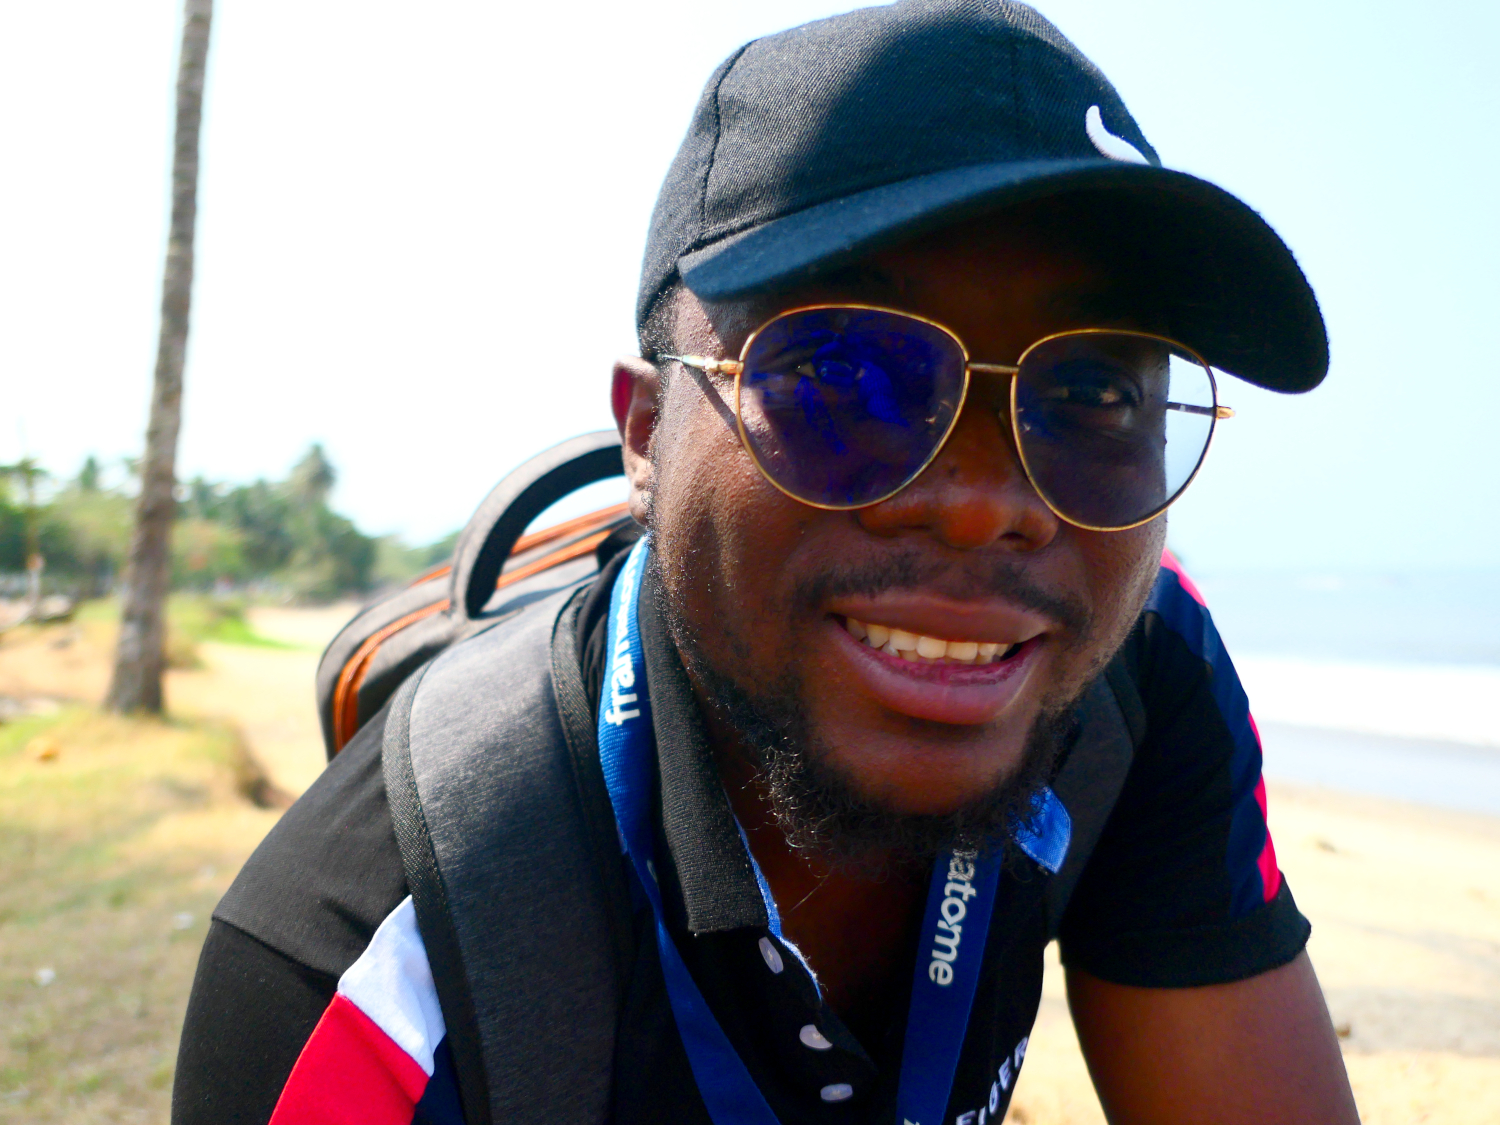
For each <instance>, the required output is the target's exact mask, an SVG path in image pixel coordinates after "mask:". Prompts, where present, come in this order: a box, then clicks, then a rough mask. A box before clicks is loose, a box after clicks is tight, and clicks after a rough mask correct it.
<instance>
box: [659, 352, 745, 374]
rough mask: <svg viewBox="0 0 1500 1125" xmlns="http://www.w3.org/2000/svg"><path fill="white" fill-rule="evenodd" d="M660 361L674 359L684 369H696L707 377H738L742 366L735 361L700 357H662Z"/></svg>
mask: <svg viewBox="0 0 1500 1125" xmlns="http://www.w3.org/2000/svg"><path fill="white" fill-rule="evenodd" d="M662 359H675V360H676V361H677V362H678V363H680V364H682V365H683V366H684V367H696V368H697V369H698V370H699V371H702V372H704V373H705V374H708V375H738V374H739V373H740V370H741V369H742V367H743V366H744V365H743V364H741V363H740V361H739V360H737V359H709V358H708V357H707V356H701V355H663V356H662Z"/></svg>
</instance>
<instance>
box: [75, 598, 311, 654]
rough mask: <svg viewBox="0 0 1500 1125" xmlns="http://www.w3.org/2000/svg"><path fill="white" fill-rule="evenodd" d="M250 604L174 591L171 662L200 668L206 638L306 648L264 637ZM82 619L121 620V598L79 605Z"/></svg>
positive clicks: (169, 602)
mask: <svg viewBox="0 0 1500 1125" xmlns="http://www.w3.org/2000/svg"><path fill="white" fill-rule="evenodd" d="M248 608H249V607H248V605H247V603H246V602H245V600H244V599H243V598H237V597H228V598H221V597H218V596H216V595H213V594H173V595H171V596H170V597H169V598H167V663H168V664H169V665H171V666H172V667H173V668H197V667H200V666H201V664H202V661H201V660H200V659H199V657H198V646H199V645H200V644H202V643H203V642H204V641H212V642H215V643H217V644H226V645H249V646H252V647H255V648H272V649H282V650H284V651H302V650H303V648H304V646H302V645H296V644H289V643H288V642H286V641H278V640H275V639H273V638H271V637H263V636H261V635H260V634H259V633H257V632H256V631H255V630H254V629H252V628H251V627H250V623H249V622H248V621H246V620H245V611H246V609H248ZM75 616H76V619H77V620H78V621H79V622H84V623H87V622H108V623H113V622H116V621H118V620H119V619H120V602H119V599H118V598H99V599H97V600H94V601H88V602H84V603H83V604H82V605H80V606H79V607H78V611H77V613H76V615H75Z"/></svg>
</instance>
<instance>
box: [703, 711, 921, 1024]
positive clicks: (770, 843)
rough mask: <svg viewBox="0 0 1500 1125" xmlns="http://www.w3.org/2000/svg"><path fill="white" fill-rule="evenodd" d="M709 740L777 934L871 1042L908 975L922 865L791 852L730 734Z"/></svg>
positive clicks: (722, 733)
mask: <svg viewBox="0 0 1500 1125" xmlns="http://www.w3.org/2000/svg"><path fill="white" fill-rule="evenodd" d="M704 710H705V713H707V714H712V711H711V709H708V708H705V709H704ZM712 725H713V720H712V719H710V726H711V728H712ZM710 740H711V741H712V743H713V744H714V750H715V759H716V761H717V763H718V767H719V776H720V777H721V778H722V779H723V782H724V788H725V792H726V793H727V795H728V797H729V803H730V806H731V807H732V808H733V809H734V814H735V816H736V818H738V820H739V822H740V824H741V826H742V827H743V828H744V830H745V836H746V838H747V839H748V840H749V842H750V851H751V852H752V853H753V854H754V856H755V862H756V863H757V864H759V865H760V869H761V873H762V874H763V875H764V876H765V878H766V883H767V884H768V885H769V886H770V889H771V894H772V896H773V897H774V898H775V900H776V906H777V909H778V910H779V912H780V914H781V925H782V932H783V933H784V934H785V935H786V937H787V939H788V940H789V941H791V942H792V943H793V944H795V945H796V946H797V948H798V949H799V950H800V951H801V952H802V955H803V956H804V957H806V958H807V961H808V963H809V964H810V965H811V966H812V968H813V971H814V972H815V973H817V975H818V980H819V983H820V984H821V986H822V988H823V995H824V997H825V999H826V1000H827V1002H828V1004H829V1006H830V1007H832V1008H833V1010H834V1011H835V1012H837V1013H838V1015H839V1017H840V1018H841V1019H842V1020H843V1021H844V1023H845V1024H847V1025H848V1026H849V1028H850V1030H851V1031H853V1032H854V1034H855V1035H856V1036H858V1037H859V1038H860V1039H861V1040H862V1041H863V1042H865V1043H866V1044H867V1045H869V1046H873V1045H874V1043H875V1042H876V1041H877V1040H878V1037H879V1035H880V1033H881V1031H882V1030H883V1029H884V1027H885V1026H886V1025H887V1024H888V1023H889V1021H890V1018H891V1016H892V1015H894V1014H895V1013H894V1012H893V1011H892V1007H893V1005H894V1004H895V1003H896V1002H897V999H896V998H898V997H900V996H901V994H902V989H903V985H904V978H905V976H906V975H907V974H908V973H910V972H911V959H912V956H913V952H912V951H913V949H914V948H915V944H916V936H917V930H918V928H919V927H920V926H921V921H922V906H923V903H924V901H925V897H926V892H927V870H926V868H925V867H917V866H914V865H912V864H910V863H906V864H897V863H895V862H884V863H881V862H879V860H880V858H881V857H872V858H873V859H875V860H876V862H873V863H870V864H867V865H862V866H860V867H852V866H850V865H841V864H839V863H837V862H834V861H831V860H830V859H828V858H826V857H823V856H819V855H817V854H813V853H809V852H807V851H805V850H799V849H797V848H793V847H792V846H791V845H790V844H789V843H788V841H787V838H786V833H785V832H784V831H783V830H782V828H781V826H780V825H779V824H778V823H777V822H776V817H775V814H774V810H773V809H772V805H771V801H770V799H769V797H768V796H767V793H766V790H765V786H764V785H763V784H762V782H761V780H760V776H759V773H758V771H757V770H756V768H755V766H754V765H753V764H752V762H751V759H750V758H749V756H748V755H747V754H745V753H744V752H743V751H742V750H741V749H740V748H739V747H738V745H737V741H736V740H735V739H734V738H733V736H732V735H731V734H730V732H726V731H719V730H712V729H711V730H710ZM886 858H887V859H888V858H889V857H886Z"/></svg>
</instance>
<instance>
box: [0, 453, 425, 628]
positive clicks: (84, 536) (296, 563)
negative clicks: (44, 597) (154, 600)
mask: <svg viewBox="0 0 1500 1125" xmlns="http://www.w3.org/2000/svg"><path fill="white" fill-rule="evenodd" d="M4 468H6V469H9V470H10V471H9V472H8V473H6V474H5V477H4V479H3V480H0V575H6V574H9V575H13V576H16V581H17V583H19V581H20V575H21V574H22V572H23V571H24V569H25V567H26V561H27V558H28V556H29V555H31V554H32V552H33V551H35V552H36V553H39V554H40V555H41V556H42V558H43V559H44V560H45V562H46V569H45V572H44V582H45V584H46V586H47V587H48V588H49V589H51V590H56V591H60V592H64V593H69V594H72V595H74V596H75V597H81V598H88V597H100V596H102V595H105V594H108V593H110V592H112V591H113V590H114V589H115V588H116V586H117V584H118V582H119V580H120V578H121V576H122V575H123V573H124V570H125V564H126V559H127V557H128V555H129V552H130V536H131V530H132V526H133V520H134V509H135V503H136V501H135V497H134V495H133V492H134V489H133V488H132V487H131V485H132V484H133V483H134V481H133V479H132V477H131V476H130V475H127V480H126V481H125V482H122V483H121V484H118V485H110V484H107V483H106V482H105V479H104V478H105V475H106V474H105V472H104V470H103V467H102V466H101V465H100V464H99V462H98V461H97V460H96V459H94V458H92V457H90V458H89V459H88V460H87V461H86V462H85V463H84V465H83V468H82V470H81V471H80V472H79V474H78V475H77V476H76V477H74V478H73V479H71V480H66V481H57V480H54V479H52V478H50V477H48V475H47V474H45V473H43V472H42V471H41V470H40V469H39V468H37V467H36V466H35V465H34V464H29V463H28V464H27V465H26V467H25V468H24V470H22V469H21V467H19V466H6V467H4ZM336 479H337V478H336V474H335V472H334V468H333V466H332V464H330V463H329V461H328V458H327V457H326V456H325V454H324V452H323V449H322V447H321V446H318V445H314V446H312V447H311V448H310V449H309V450H308V451H307V453H306V454H305V455H304V456H303V457H302V459H301V460H299V461H298V462H297V463H296V465H294V466H293V468H292V471H291V472H290V473H289V474H288V475H287V477H286V479H284V480H279V481H267V480H257V481H255V482H253V483H251V484H239V485H234V484H225V483H222V482H215V481H209V480H205V479H204V478H202V477H195V478H194V479H193V480H190V481H188V482H186V483H184V484H183V485H181V486H179V488H178V497H177V506H176V516H175V518H174V520H173V524H172V536H171V568H172V569H171V585H172V588H173V589H176V590H196V591H214V590H219V591H225V590H234V591H245V590H250V591H255V592H261V593H264V594H267V595H270V596H274V597H277V598H282V599H288V600H296V601H327V600H331V599H333V598H337V597H340V596H344V595H349V594H356V595H357V594H362V593H366V592H368V591H370V590H372V589H375V588H378V587H380V586H384V585H390V584H394V583H399V582H403V581H405V580H407V579H409V578H411V577H413V576H415V575H416V574H419V573H421V572H422V571H423V570H426V569H428V568H429V567H431V566H436V565H438V564H439V563H441V562H443V561H444V560H446V559H447V557H448V555H449V554H450V553H451V552H452V549H453V544H454V539H455V537H454V536H450V537H448V538H446V539H443V540H441V541H439V542H437V543H434V544H431V545H430V546H426V547H409V546H407V545H405V544H403V543H402V542H401V541H400V540H399V539H397V538H395V537H394V536H386V537H383V538H376V537H373V536H369V535H366V534H364V533H363V532H361V531H360V530H359V529H358V528H357V527H355V525H354V523H353V521H351V520H349V519H348V518H346V517H344V516H341V515H339V514H338V513H337V512H335V511H333V510H332V509H331V508H330V507H329V506H328V496H329V493H330V492H331V491H332V490H333V485H334V483H335V480H336ZM39 497H43V498H42V499H39ZM5 592H8V593H12V594H16V593H20V590H19V589H17V590H14V591H5Z"/></svg>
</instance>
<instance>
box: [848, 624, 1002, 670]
mask: <svg viewBox="0 0 1500 1125" xmlns="http://www.w3.org/2000/svg"><path fill="white" fill-rule="evenodd" d="M835 620H837V621H838V622H839V624H840V625H842V626H843V627H844V630H845V631H846V632H847V633H848V634H849V635H850V636H851V637H853V638H854V639H855V640H857V641H859V642H860V643H861V644H864V645H868V646H869V647H870V648H873V649H879V650H880V651H881V652H883V653H885V654H886V655H888V656H894V657H898V658H899V659H901V660H908V661H911V662H912V663H914V664H967V665H976V664H999V663H1001V662H1002V661H1004V660H1008V659H1010V658H1011V657H1013V656H1015V655H1016V654H1017V653H1019V652H1020V651H1021V648H1022V647H1023V646H1024V645H1025V644H1026V640H1017V641H950V640H947V639H945V638H942V637H929V636H925V635H923V634H921V633H908V632H907V631H906V630H905V629H893V628H890V627H889V626H886V625H876V624H874V623H872V622H866V621H860V620H858V619H856V618H853V617H847V616H845V617H838V618H836V619H835ZM1027 639H1029V638H1027Z"/></svg>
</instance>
